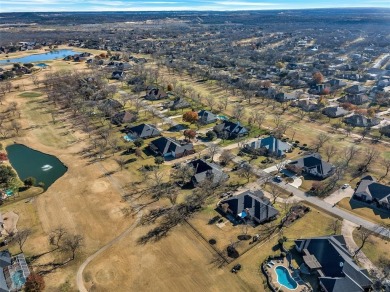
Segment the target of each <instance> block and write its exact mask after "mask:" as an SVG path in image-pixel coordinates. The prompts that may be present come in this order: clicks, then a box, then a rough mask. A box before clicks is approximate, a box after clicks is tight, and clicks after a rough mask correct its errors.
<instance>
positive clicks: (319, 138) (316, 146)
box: [314, 133, 330, 152]
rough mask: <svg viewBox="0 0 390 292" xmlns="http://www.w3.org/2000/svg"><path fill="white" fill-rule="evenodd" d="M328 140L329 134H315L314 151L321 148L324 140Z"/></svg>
mask: <svg viewBox="0 0 390 292" xmlns="http://www.w3.org/2000/svg"><path fill="white" fill-rule="evenodd" d="M329 140H330V136H329V135H327V134H325V133H320V134H319V135H318V136H317V139H316V142H315V143H314V151H315V152H318V151H319V150H320V149H321V148H322V146H324V144H325V143H326V142H328V141H329Z"/></svg>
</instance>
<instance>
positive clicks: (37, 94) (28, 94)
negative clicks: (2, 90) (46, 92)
mask: <svg viewBox="0 0 390 292" xmlns="http://www.w3.org/2000/svg"><path fill="white" fill-rule="evenodd" d="M42 95H43V94H42V93H40V92H34V91H26V92H23V93H21V94H19V96H20V97H40V96H42Z"/></svg>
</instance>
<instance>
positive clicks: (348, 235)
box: [341, 219, 378, 271]
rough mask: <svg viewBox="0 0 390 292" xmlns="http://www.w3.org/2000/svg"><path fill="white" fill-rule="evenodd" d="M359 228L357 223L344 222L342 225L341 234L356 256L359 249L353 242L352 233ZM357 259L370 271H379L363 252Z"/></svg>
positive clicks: (359, 253)
mask: <svg viewBox="0 0 390 292" xmlns="http://www.w3.org/2000/svg"><path fill="white" fill-rule="evenodd" d="M356 227H358V225H356V224H355V223H352V222H351V221H348V220H345V219H344V220H343V224H342V225H341V234H342V235H343V236H344V238H345V242H346V243H347V247H348V249H349V251H350V252H351V253H352V254H354V253H355V251H356V250H357V249H358V248H359V247H358V246H357V244H356V242H355V241H354V240H353V236H352V232H353V231H354V229H355V228H356ZM356 259H357V260H358V261H359V263H360V264H361V265H362V266H363V267H364V268H365V269H367V270H368V271H370V270H374V271H377V270H378V269H377V268H376V267H375V265H374V264H373V263H372V262H371V261H370V260H369V259H368V258H367V257H366V255H365V254H364V253H363V251H361V250H360V251H359V252H358V253H357V255H356Z"/></svg>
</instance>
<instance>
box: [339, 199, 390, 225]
mask: <svg viewBox="0 0 390 292" xmlns="http://www.w3.org/2000/svg"><path fill="white" fill-rule="evenodd" d="M337 206H338V207H340V208H343V209H345V210H347V211H349V212H351V213H354V214H355V215H358V216H360V217H363V218H365V219H367V220H369V221H371V222H374V223H379V224H380V223H386V224H390V215H389V214H388V213H386V212H383V211H381V210H377V209H372V208H369V207H367V205H365V204H362V203H360V202H356V201H353V202H352V203H351V202H350V198H344V199H342V200H341V201H340V202H338V203H337Z"/></svg>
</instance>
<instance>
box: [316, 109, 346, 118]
mask: <svg viewBox="0 0 390 292" xmlns="http://www.w3.org/2000/svg"><path fill="white" fill-rule="evenodd" d="M322 113H323V114H324V115H326V116H328V117H330V118H339V117H343V116H345V115H346V114H348V113H349V112H348V111H347V110H345V109H344V108H342V107H341V106H329V107H326V108H324V109H323V110H322Z"/></svg>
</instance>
